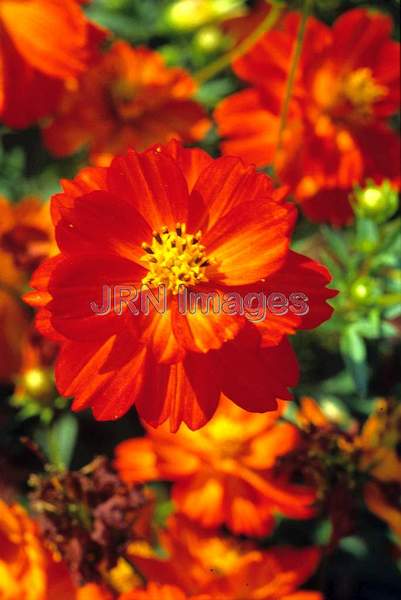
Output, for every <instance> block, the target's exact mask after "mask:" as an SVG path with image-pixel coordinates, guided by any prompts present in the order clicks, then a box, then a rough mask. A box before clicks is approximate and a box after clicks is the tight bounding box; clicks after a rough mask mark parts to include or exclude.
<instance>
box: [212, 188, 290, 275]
mask: <svg viewBox="0 0 401 600" xmlns="http://www.w3.org/2000/svg"><path fill="white" fill-rule="evenodd" d="M295 218H296V211H295V208H294V207H293V206H291V205H280V204H278V203H275V202H271V201H268V200H267V199H266V198H256V199H254V200H253V201H252V202H243V203H242V204H240V205H238V206H236V207H235V208H233V209H232V210H231V211H230V212H229V213H228V214H226V215H225V216H224V217H223V218H221V219H219V221H218V222H217V223H216V224H215V225H214V227H212V228H211V229H210V230H209V231H207V232H206V233H205V235H204V236H203V237H202V243H203V244H204V245H205V246H206V248H207V253H208V256H209V257H210V258H211V259H212V260H213V261H216V264H215V265H214V264H213V263H212V266H211V267H209V269H208V272H207V274H208V277H209V279H210V280H211V281H217V282H219V283H221V284H224V285H229V286H236V285H245V284H248V283H253V282H255V281H258V280H260V279H263V278H264V277H267V276H268V275H271V274H272V273H274V272H275V271H277V270H278V269H279V268H280V267H281V265H282V264H283V261H284V260H285V257H286V254H287V250H288V245H289V236H290V234H291V230H292V228H293V225H294V222H295Z"/></svg>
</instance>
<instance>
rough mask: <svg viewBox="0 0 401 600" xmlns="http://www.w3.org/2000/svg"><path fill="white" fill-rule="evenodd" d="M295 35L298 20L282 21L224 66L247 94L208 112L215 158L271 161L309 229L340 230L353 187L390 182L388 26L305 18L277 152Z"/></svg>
mask: <svg viewBox="0 0 401 600" xmlns="http://www.w3.org/2000/svg"><path fill="white" fill-rule="evenodd" d="M298 26H299V15H297V14H290V15H288V16H287V17H286V18H285V19H284V20H283V22H282V23H281V24H280V26H279V27H277V28H276V29H275V30H273V31H271V32H269V33H267V34H266V35H265V36H264V37H263V38H262V39H261V40H260V41H259V42H258V43H257V44H256V45H255V46H254V47H253V48H252V49H251V51H250V52H249V53H248V54H247V55H245V56H244V57H242V58H240V59H239V60H237V61H236V62H235V63H234V65H233V67H234V70H235V72H236V73H237V75H238V76H239V77H240V78H242V79H244V80H246V81H248V82H249V83H250V84H251V87H249V88H248V89H246V90H243V91H241V92H239V93H237V94H234V95H233V96H231V97H229V98H227V99H225V100H223V101H222V102H221V104H220V105H219V106H218V107H217V110H216V113H215V116H216V120H217V123H218V126H219V131H220V135H221V136H222V137H223V139H224V141H223V143H222V149H223V152H224V153H226V154H235V155H236V156H242V157H243V158H245V159H246V160H247V161H250V162H254V163H256V164H257V165H267V164H271V163H273V162H274V164H275V167H276V170H277V173H278V175H279V177H280V178H281V180H282V181H283V182H284V183H286V184H288V185H290V186H291V190H292V191H293V193H294V194H295V197H296V199H297V200H298V201H299V202H300V203H302V207H303V209H304V211H305V213H306V214H307V215H308V216H309V217H310V218H311V219H312V220H315V221H326V220H328V221H331V222H332V223H333V224H343V223H344V222H346V221H347V220H349V219H350V218H351V217H352V211H351V208H350V205H349V202H348V195H349V192H350V191H351V189H352V187H353V186H354V184H356V183H364V181H365V179H366V178H372V179H374V180H375V181H378V182H379V181H381V180H383V179H384V178H389V179H392V180H394V181H395V182H397V181H399V154H400V145H399V136H397V135H396V133H395V132H393V131H392V130H391V129H390V127H389V126H388V124H387V118H388V117H389V116H390V115H392V114H393V113H395V112H396V111H397V110H398V104H399V64H400V58H399V44H397V43H396V42H394V41H392V40H391V38H390V34H391V28H392V21H391V19H390V18H389V17H387V16H384V15H380V14H378V13H377V12H369V11H367V10H364V9H356V10H351V11H348V12H347V13H345V14H343V15H341V17H339V19H338V20H337V21H336V22H335V23H334V25H333V26H332V27H331V28H330V27H327V26H326V25H324V24H323V23H321V22H319V21H317V20H315V19H313V18H310V19H309V20H308V24H307V31H306V36H305V42H304V46H303V52H302V57H301V61H300V65H299V67H298V74H297V78H296V81H295V85H294V90H293V96H292V101H291V103H290V107H289V114H288V119H287V125H286V128H285V131H284V132H283V136H282V144H281V147H280V148H278V136H279V129H280V111H281V107H282V102H283V98H284V95H285V87H286V81H287V78H288V73H289V69H290V65H291V60H292V53H293V48H294V44H295V40H296V35H297V31H298Z"/></svg>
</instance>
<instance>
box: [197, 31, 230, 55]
mask: <svg viewBox="0 0 401 600" xmlns="http://www.w3.org/2000/svg"><path fill="white" fill-rule="evenodd" d="M225 41H226V40H225V37H224V35H223V34H222V32H221V31H220V29H219V28H218V27H215V26H213V25H208V26H206V27H202V29H200V30H199V31H198V32H197V33H196V35H195V38H194V44H195V46H196V48H197V49H198V50H200V51H201V52H204V53H205V54H208V53H212V52H216V51H217V50H218V49H219V48H220V47H221V46H222V45H223V44H224V42H225Z"/></svg>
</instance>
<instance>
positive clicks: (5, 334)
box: [0, 197, 54, 380]
mask: <svg viewBox="0 0 401 600" xmlns="http://www.w3.org/2000/svg"><path fill="white" fill-rule="evenodd" d="M52 229H53V228H52V224H51V219H50V212H49V205H48V204H44V203H42V202H40V200H38V199H37V198H26V199H24V200H22V201H21V202H18V203H16V204H11V203H9V202H8V201H7V200H6V199H5V198H2V197H0V380H8V379H9V378H10V377H11V376H12V375H14V374H15V373H16V372H17V371H18V370H19V368H20V365H21V350H22V344H21V340H23V339H24V338H25V337H26V335H27V334H28V330H29V318H28V314H27V311H26V310H25V308H24V305H23V303H21V300H20V295H21V293H22V291H23V289H24V287H25V286H26V284H27V279H28V277H29V276H30V275H31V274H32V271H33V270H34V269H35V268H36V267H37V266H38V265H39V263H40V262H41V261H42V260H43V259H44V258H46V257H47V256H49V254H51V252H52V249H53V248H54V245H53V231H52Z"/></svg>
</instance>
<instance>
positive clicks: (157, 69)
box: [44, 42, 210, 166]
mask: <svg viewBox="0 0 401 600" xmlns="http://www.w3.org/2000/svg"><path fill="white" fill-rule="evenodd" d="M195 90H196V85H195V82H194V81H193V80H192V79H191V77H190V76H189V75H188V74H187V73H186V71H184V69H181V68H169V67H167V66H166V65H165V64H164V61H163V58H162V56H161V55H160V54H159V53H157V52H153V51H152V50H149V49H147V48H133V47H132V46H130V45H129V44H127V43H125V42H116V43H115V44H114V45H113V46H112V47H111V48H110V50H109V51H108V52H107V53H106V54H105V55H104V56H103V58H102V60H101V61H100V62H99V63H98V64H97V65H96V66H94V67H93V68H92V69H90V70H89V71H88V72H86V73H85V75H84V76H83V77H82V79H81V81H80V83H79V85H77V86H76V88H75V89H73V90H71V91H69V92H66V93H65V95H64V98H63V100H62V103H61V105H60V110H59V113H58V114H57V115H56V116H55V118H54V120H53V121H52V123H51V124H50V126H49V127H48V128H47V129H45V131H44V141H45V144H46V145H47V147H48V148H49V150H50V151H51V152H53V153H54V154H56V155H57V156H64V155H67V154H71V153H73V152H75V151H77V150H79V149H80V148H81V147H83V146H86V145H87V146H88V147H89V149H90V157H91V161H92V162H93V163H94V164H97V165H102V166H106V165H108V164H109V163H110V160H111V158H112V157H113V155H115V154H118V153H121V152H125V151H126V150H127V148H128V147H132V148H135V149H136V150H144V149H145V148H148V147H149V146H151V145H153V144H156V143H160V142H161V143H163V142H168V141H169V140H170V139H172V138H180V139H182V140H184V141H188V142H193V141H195V140H198V139H201V138H202V137H203V135H204V134H205V132H206V130H207V129H208V128H209V125H210V123H209V120H208V119H207V118H206V114H205V112H204V110H203V109H202V107H201V106H200V105H199V104H198V103H197V102H195V101H194V100H192V99H191V98H192V96H193V95H194V93H195Z"/></svg>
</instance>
